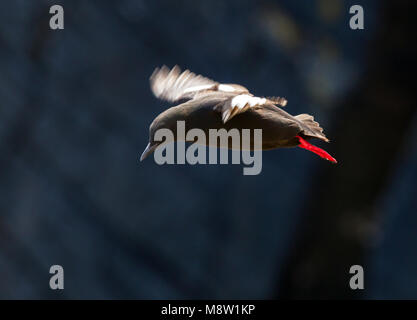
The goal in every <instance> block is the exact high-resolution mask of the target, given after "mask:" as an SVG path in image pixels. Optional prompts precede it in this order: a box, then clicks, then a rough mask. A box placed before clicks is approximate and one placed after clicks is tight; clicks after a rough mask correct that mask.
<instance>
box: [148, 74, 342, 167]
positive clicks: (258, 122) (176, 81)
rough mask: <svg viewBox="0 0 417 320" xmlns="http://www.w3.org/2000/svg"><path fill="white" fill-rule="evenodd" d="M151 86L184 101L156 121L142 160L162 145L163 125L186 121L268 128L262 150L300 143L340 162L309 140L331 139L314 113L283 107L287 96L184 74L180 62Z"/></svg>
mask: <svg viewBox="0 0 417 320" xmlns="http://www.w3.org/2000/svg"><path fill="white" fill-rule="evenodd" d="M150 85H151V89H152V92H153V93H154V95H155V96H156V97H157V98H160V99H162V100H165V101H168V102H174V103H175V102H177V103H179V102H181V103H180V104H178V105H177V106H174V107H171V108H169V109H167V110H165V111H164V112H162V113H160V114H159V115H158V116H157V117H156V118H155V119H154V121H153V122H152V124H151V125H150V128H149V143H148V145H147V146H146V148H145V150H144V151H143V153H142V156H141V157H140V160H141V161H142V160H143V159H145V158H146V157H147V156H148V155H149V154H150V153H152V152H153V151H154V150H155V149H156V147H158V145H160V144H161V142H160V141H155V140H154V134H155V132H156V131H157V130H158V129H162V128H166V129H170V130H172V132H174V133H176V123H177V121H185V126H186V130H187V131H188V130H190V129H193V128H199V129H202V130H203V131H204V132H208V130H209V129H221V128H224V129H226V130H230V129H233V128H237V129H238V130H242V129H252V130H253V129H262V150H270V149H276V148H283V147H297V146H298V147H300V148H304V149H306V150H309V151H312V152H314V153H315V154H317V155H319V156H320V157H322V158H324V159H326V160H329V161H331V162H333V163H336V162H337V161H336V159H334V158H333V157H332V156H331V155H329V154H328V153H327V152H326V151H324V150H322V149H320V148H318V147H316V146H314V145H312V144H310V143H309V142H307V140H309V139H311V138H317V139H320V140H323V141H325V142H329V140H328V139H327V138H326V136H325V135H324V133H323V129H322V128H321V127H320V125H319V124H318V123H317V122H316V121H314V118H313V116H311V115H309V114H305V113H303V114H299V115H296V116H292V115H290V114H289V113H287V112H285V111H284V110H283V109H281V108H280V107H285V105H286V104H287V100H286V99H285V98H281V97H256V96H254V95H253V94H251V93H250V92H249V90H248V89H246V88H245V87H243V86H241V85H238V84H221V83H218V82H216V81H213V80H211V79H208V78H206V77H203V76H201V75H196V74H195V73H193V72H191V71H189V70H185V71H184V72H181V70H180V68H179V67H178V66H175V67H174V68H172V69H171V70H170V69H169V68H168V67H166V66H163V67H161V68H156V69H155V71H154V72H153V73H152V75H151V77H150ZM252 147H253V145H252V144H251V149H252Z"/></svg>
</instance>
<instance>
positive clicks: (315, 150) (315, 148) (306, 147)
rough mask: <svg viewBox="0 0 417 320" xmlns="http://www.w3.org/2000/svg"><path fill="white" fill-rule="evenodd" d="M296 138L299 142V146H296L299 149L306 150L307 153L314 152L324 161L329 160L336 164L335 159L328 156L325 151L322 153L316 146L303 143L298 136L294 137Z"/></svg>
mask: <svg viewBox="0 0 417 320" xmlns="http://www.w3.org/2000/svg"><path fill="white" fill-rule="evenodd" d="M296 138H298V141H299V142H300V144H299V145H298V146H299V147H300V148H303V149H306V150H308V151H311V152H314V153H315V154H317V155H319V156H320V157H322V158H324V159H326V160H329V161H331V162H333V163H337V160H336V159H335V158H333V157H332V156H331V155H330V154H328V153H327V152H326V151H324V150H323V149H320V148H319V147H316V146H314V145H312V144H311V143H308V142H307V141H305V140H304V139H303V138H301V137H300V136H296Z"/></svg>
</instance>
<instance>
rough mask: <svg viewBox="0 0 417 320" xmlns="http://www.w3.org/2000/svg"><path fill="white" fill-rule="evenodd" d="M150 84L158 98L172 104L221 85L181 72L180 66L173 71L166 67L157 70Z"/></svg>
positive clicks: (191, 73)
mask: <svg viewBox="0 0 417 320" xmlns="http://www.w3.org/2000/svg"><path fill="white" fill-rule="evenodd" d="M150 83H151V89H152V92H153V93H154V95H155V96H156V97H157V98H160V99H163V100H166V101H170V102H175V101H178V100H182V99H192V98H193V97H194V96H195V95H196V94H197V93H199V92H201V91H205V90H210V89H212V88H216V87H217V85H218V84H219V83H218V82H216V81H213V80H211V79H208V78H205V77H203V76H201V75H196V74H195V73H193V72H191V71H190V70H185V71H184V72H181V69H180V68H179V67H178V66H175V67H173V68H172V69H171V70H170V69H169V68H168V67H166V66H163V67H161V68H156V69H155V71H154V72H153V73H152V75H151V78H150Z"/></svg>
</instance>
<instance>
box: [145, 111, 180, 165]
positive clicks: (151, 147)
mask: <svg viewBox="0 0 417 320" xmlns="http://www.w3.org/2000/svg"><path fill="white" fill-rule="evenodd" d="M183 119H184V113H183V110H182V109H180V108H178V107H172V108H169V109H167V110H165V111H164V112H162V113H161V114H159V115H158V116H157V117H156V118H155V119H154V120H153V121H152V123H151V125H150V126H149V143H148V145H147V146H146V148H145V150H144V151H143V153H142V155H141V157H140V161H142V160H144V159H145V158H146V157H147V156H148V155H150V154H151V153H152V152H154V151H155V149H156V148H157V147H158V146H160V145H162V144H165V143H169V142H170V141H156V140H155V134H156V133H157V132H158V131H159V130H162V129H168V130H170V131H171V132H172V133H173V138H174V140H175V138H176V136H177V121H180V120H183Z"/></svg>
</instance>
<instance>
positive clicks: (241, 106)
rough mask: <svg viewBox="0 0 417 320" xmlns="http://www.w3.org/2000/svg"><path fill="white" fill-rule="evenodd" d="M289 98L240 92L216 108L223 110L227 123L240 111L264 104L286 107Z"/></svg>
mask: <svg viewBox="0 0 417 320" xmlns="http://www.w3.org/2000/svg"><path fill="white" fill-rule="evenodd" d="M286 104H287V100H285V99H284V98H280V97H270V98H259V97H254V96H253V95H251V94H249V93H248V94H246V93H245V94H239V95H236V96H234V97H231V98H229V99H227V100H225V101H224V102H221V103H219V104H218V105H216V106H215V107H214V108H215V110H216V111H219V112H221V115H222V120H223V123H226V122H227V121H229V120H230V119H232V118H233V117H234V116H236V115H237V114H239V113H242V112H245V111H247V110H248V109H251V108H262V107H263V106H268V105H269V106H270V105H279V106H282V107H284V106H285V105H286Z"/></svg>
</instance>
